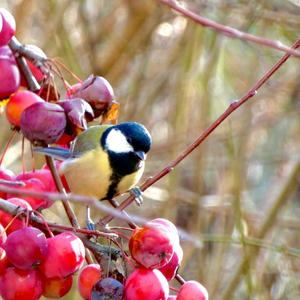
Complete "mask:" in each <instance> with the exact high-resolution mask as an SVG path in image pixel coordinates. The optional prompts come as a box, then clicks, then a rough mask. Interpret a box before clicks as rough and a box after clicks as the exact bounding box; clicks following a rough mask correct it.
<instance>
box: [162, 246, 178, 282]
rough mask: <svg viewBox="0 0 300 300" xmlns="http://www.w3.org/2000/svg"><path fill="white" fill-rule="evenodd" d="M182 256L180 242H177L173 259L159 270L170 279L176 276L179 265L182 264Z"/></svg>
mask: <svg viewBox="0 0 300 300" xmlns="http://www.w3.org/2000/svg"><path fill="white" fill-rule="evenodd" d="M182 258H183V251H182V248H181V246H180V245H179V244H176V245H175V248H174V253H173V255H172V258H171V260H170V261H169V262H168V263H167V264H166V265H164V266H163V267H161V268H159V270H160V271H161V272H162V273H163V274H164V276H165V277H166V279H167V280H168V281H170V280H172V279H173V278H174V277H175V275H176V273H177V270H178V268H179V265H180V264H181V261H182Z"/></svg>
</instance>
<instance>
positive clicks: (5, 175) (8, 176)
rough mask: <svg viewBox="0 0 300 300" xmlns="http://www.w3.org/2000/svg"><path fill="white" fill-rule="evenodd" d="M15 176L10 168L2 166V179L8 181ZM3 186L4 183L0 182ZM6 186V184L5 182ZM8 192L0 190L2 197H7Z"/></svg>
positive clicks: (0, 169) (0, 174)
mask: <svg viewBox="0 0 300 300" xmlns="http://www.w3.org/2000/svg"><path fill="white" fill-rule="evenodd" d="M13 178H14V173H13V172H12V171H10V170H7V169H4V168H2V167H0V179H2V180H6V181H12V180H13ZM0 185H1V186H2V184H0ZM4 186H5V184H4ZM6 197H7V194H6V193H5V192H1V191H0V198H2V199H6Z"/></svg>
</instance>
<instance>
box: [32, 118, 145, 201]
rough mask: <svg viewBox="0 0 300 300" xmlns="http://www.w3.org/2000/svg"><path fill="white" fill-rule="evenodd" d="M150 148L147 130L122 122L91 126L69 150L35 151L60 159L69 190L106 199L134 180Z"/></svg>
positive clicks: (78, 137) (140, 171) (53, 148)
mask: <svg viewBox="0 0 300 300" xmlns="http://www.w3.org/2000/svg"><path fill="white" fill-rule="evenodd" d="M150 147H151V136H150V134H149V132H148V130H147V129H146V128H145V127H144V126H143V125H142V124H139V123H136V122H126V123H120V124H118V125H113V126H112V125H96V126H91V127H89V128H88V129H87V130H85V131H84V132H82V133H81V134H79V135H78V136H77V137H76V139H75V140H74V141H73V143H72V145H71V148H70V150H68V149H64V148H60V147H48V148H36V149H35V151H36V152H40V153H43V154H45V155H48V156H52V157H54V158H57V159H60V160H63V162H62V164H61V166H60V169H59V173H60V175H63V176H65V178H66V180H67V183H68V186H69V188H70V190H71V192H72V193H76V194H79V195H86V196H93V197H97V198H98V199H100V200H105V199H107V200H109V199H112V198H113V197H114V196H115V195H117V194H122V193H124V192H127V191H128V190H130V189H132V188H133V187H134V186H135V185H136V184H137V183H138V181H139V180H140V178H141V177H142V174H143V172H144V167H145V159H146V154H147V152H148V151H149V150H150Z"/></svg>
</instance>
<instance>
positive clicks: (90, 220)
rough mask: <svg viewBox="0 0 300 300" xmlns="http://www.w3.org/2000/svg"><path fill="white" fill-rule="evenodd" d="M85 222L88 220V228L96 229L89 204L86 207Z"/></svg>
mask: <svg viewBox="0 0 300 300" xmlns="http://www.w3.org/2000/svg"><path fill="white" fill-rule="evenodd" d="M85 222H86V227H87V229H88V230H96V225H95V223H94V221H93V220H92V218H91V209H90V207H89V206H87V207H86V217H85Z"/></svg>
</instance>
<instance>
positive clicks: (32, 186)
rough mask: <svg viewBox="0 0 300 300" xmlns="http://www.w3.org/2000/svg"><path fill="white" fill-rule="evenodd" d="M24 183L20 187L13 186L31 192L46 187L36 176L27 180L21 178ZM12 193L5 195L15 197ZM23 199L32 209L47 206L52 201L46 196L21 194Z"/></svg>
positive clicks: (42, 190) (44, 189)
mask: <svg viewBox="0 0 300 300" xmlns="http://www.w3.org/2000/svg"><path fill="white" fill-rule="evenodd" d="M21 182H23V183H24V186H22V187H15V188H16V189H18V190H21V191H32V192H45V191H46V188H45V185H44V183H43V182H42V181H41V180H40V179H38V178H31V179H27V180H22V181H21ZM15 196H16V195H14V194H8V195H7V197H11V198H12V197H15ZM23 199H24V200H26V201H27V202H28V203H29V204H30V206H31V207H32V208H33V209H44V208H48V207H50V206H51V205H52V204H53V201H50V200H48V199H47V198H35V197H31V196H23Z"/></svg>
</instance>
